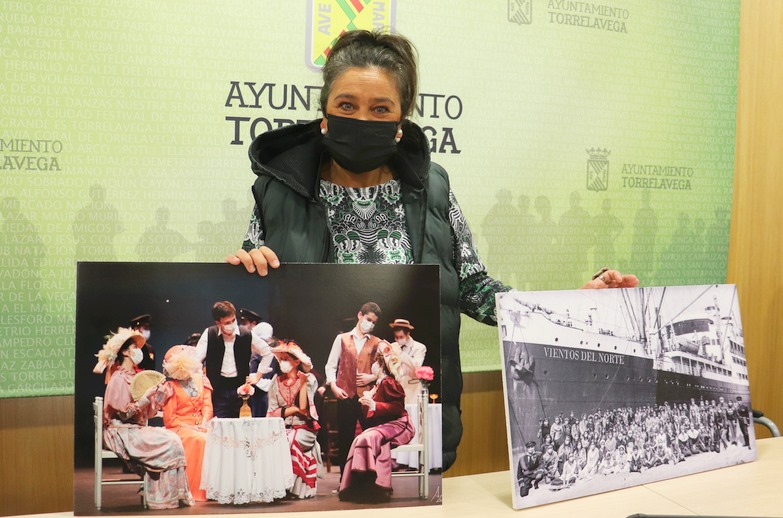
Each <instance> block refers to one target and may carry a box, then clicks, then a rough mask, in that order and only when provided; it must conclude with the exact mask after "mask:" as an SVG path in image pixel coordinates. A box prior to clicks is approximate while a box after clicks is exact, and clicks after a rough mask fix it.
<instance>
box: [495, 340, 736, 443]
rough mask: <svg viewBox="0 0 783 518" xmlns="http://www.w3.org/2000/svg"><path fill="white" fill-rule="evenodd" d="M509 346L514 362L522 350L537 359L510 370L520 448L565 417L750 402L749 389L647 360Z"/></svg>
mask: <svg viewBox="0 0 783 518" xmlns="http://www.w3.org/2000/svg"><path fill="white" fill-rule="evenodd" d="M503 347H504V351H505V357H506V358H514V357H515V356H517V355H518V350H519V348H521V350H522V351H524V353H525V354H526V355H527V356H528V357H529V358H530V359H531V360H532V361H531V363H530V368H529V373H528V374H527V375H523V376H519V374H518V371H516V370H515V369H514V368H512V366H511V365H510V364H509V365H507V366H506V382H507V387H508V394H509V397H508V412H509V421H510V425H511V427H512V428H514V429H516V430H517V431H518V433H513V434H511V436H512V440H513V442H514V443H515V444H513V447H514V448H515V449H516V448H520V447H521V446H522V445H524V443H525V442H527V441H529V440H534V441H537V442H540V440H541V439H542V438H540V437H538V432H539V430H540V427H541V422H540V420H541V419H544V418H547V419H549V422H550V423H552V422H554V418H555V417H556V416H558V415H561V414H562V415H563V416H565V417H569V416H570V415H571V413H572V412H573V414H574V416H575V417H577V418H581V416H582V414H592V413H594V412H596V411H600V410H607V409H615V408H622V407H631V408H637V407H641V406H646V405H656V404H657V405H663V404H664V403H669V404H675V403H689V402H690V400H691V398H694V399H695V400H696V401H699V400H700V399H705V400H711V399H715V400H716V401H717V399H718V397H721V396H722V397H723V398H724V399H725V400H726V401H729V400H734V399H735V398H736V396H742V398H743V400H744V401H745V402H748V401H749V399H750V398H749V390H748V386H747V385H743V384H739V383H738V384H733V383H729V382H725V381H716V380H711V379H706V378H699V377H697V376H693V375H687V374H682V373H674V372H667V371H659V370H656V369H655V368H654V367H653V365H654V362H653V359H652V358H649V357H645V356H633V355H622V354H612V353H601V352H599V351H595V350H585V349H579V348H571V347H564V346H562V345H558V346H553V345H549V344H542V343H528V342H512V341H504V342H503ZM515 352H516V354H515ZM517 443H518V444H517Z"/></svg>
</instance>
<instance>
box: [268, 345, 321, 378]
mask: <svg viewBox="0 0 783 518" xmlns="http://www.w3.org/2000/svg"><path fill="white" fill-rule="evenodd" d="M283 353H286V354H289V355H290V356H293V357H295V358H296V359H297V360H299V365H300V366H301V367H302V370H303V371H305V372H310V369H312V368H313V362H312V361H311V360H310V357H309V356H307V355H306V354H305V353H304V351H302V348H301V347H299V345H297V344H296V342H281V343H280V345H278V346H276V347H272V354H274V355H275V357H276V358H277V361H281V358H280V355H281V354H283Z"/></svg>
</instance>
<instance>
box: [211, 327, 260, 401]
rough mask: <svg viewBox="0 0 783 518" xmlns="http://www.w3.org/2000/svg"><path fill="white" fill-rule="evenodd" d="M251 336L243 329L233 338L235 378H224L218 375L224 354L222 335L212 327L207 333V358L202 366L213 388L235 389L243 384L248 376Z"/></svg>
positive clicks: (224, 346) (224, 347)
mask: <svg viewBox="0 0 783 518" xmlns="http://www.w3.org/2000/svg"><path fill="white" fill-rule="evenodd" d="M252 341H253V336H252V335H251V334H250V331H248V330H246V329H245V328H243V327H240V328H239V333H238V334H237V335H235V337H234V361H235V362H236V366H237V377H236V378H224V377H223V376H221V375H220V371H221V369H222V368H223V356H224V355H225V352H226V343H225V342H224V341H223V335H222V334H219V333H218V327H217V326H212V327H210V328H209V330H208V331H207V357H206V358H205V360H204V364H205V366H206V369H207V378H209V381H210V382H211V383H212V386H213V387H215V388H236V387H239V386H240V385H242V384H243V383H244V382H245V378H247V376H248V375H249V374H250V350H251V345H252Z"/></svg>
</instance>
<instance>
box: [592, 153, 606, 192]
mask: <svg viewBox="0 0 783 518" xmlns="http://www.w3.org/2000/svg"><path fill="white" fill-rule="evenodd" d="M610 153H611V151H609V150H608V149H588V150H587V154H588V155H590V158H588V159H587V190H588V191H605V190H607V189H608V188H609V159H608V158H609V154H610Z"/></svg>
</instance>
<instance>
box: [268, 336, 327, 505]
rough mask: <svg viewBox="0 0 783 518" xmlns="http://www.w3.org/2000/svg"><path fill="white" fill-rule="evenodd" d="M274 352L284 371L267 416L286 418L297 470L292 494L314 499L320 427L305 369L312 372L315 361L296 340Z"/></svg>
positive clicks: (273, 388) (272, 393)
mask: <svg viewBox="0 0 783 518" xmlns="http://www.w3.org/2000/svg"><path fill="white" fill-rule="evenodd" d="M272 353H273V354H274V355H275V357H276V358H277V361H278V363H279V369H280V371H281V372H282V374H280V375H279V376H276V377H275V378H274V380H273V382H272V384H271V385H270V386H269V409H268V410H267V413H266V416H267V417H282V418H283V420H285V427H286V434H287V436H288V444H289V446H290V448H291V462H292V464H293V470H294V485H293V486H292V487H291V489H289V490H288V491H289V493H290V494H291V495H292V496H294V497H296V498H312V497H314V496H315V492H316V487H315V482H316V476H317V473H318V466H317V459H316V456H315V451H314V447H315V444H316V436H317V434H316V433H317V432H318V429H319V428H320V426H319V425H318V421H317V419H318V414H316V412H315V406H314V405H313V398H312V393H311V392H310V391H309V390H308V376H307V374H305V373H304V372H303V370H307V371H309V370H310V369H312V367H313V364H312V362H311V361H310V357H309V356H307V355H306V354H305V353H304V352H303V351H302V349H301V348H300V347H299V346H298V345H297V344H296V343H295V342H293V341H289V342H285V341H283V342H281V343H280V345H278V346H277V347H273V348H272Z"/></svg>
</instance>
